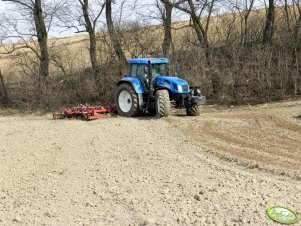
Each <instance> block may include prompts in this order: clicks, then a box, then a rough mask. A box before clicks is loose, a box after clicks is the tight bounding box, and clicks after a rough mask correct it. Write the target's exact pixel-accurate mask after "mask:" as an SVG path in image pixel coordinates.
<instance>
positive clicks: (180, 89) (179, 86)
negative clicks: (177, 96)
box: [178, 85, 183, 93]
mask: <svg viewBox="0 0 301 226" xmlns="http://www.w3.org/2000/svg"><path fill="white" fill-rule="evenodd" d="M178 91H179V92H180V93H181V92H183V87H182V86H181V85H178Z"/></svg>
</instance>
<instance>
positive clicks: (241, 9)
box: [233, 0, 255, 45]
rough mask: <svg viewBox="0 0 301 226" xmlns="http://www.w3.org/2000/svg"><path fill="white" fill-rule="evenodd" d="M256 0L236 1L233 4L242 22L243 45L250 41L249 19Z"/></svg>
mask: <svg viewBox="0 0 301 226" xmlns="http://www.w3.org/2000/svg"><path fill="white" fill-rule="evenodd" d="M254 3H255V0H242V1H241V0H239V1H237V0H235V1H234V3H233V7H234V8H235V9H236V10H237V11H238V13H239V15H240V18H241V21H240V29H241V35H240V37H241V39H240V40H241V41H240V43H241V44H242V45H244V44H247V43H248V41H249V17H250V15H251V12H252V10H253V7H254Z"/></svg>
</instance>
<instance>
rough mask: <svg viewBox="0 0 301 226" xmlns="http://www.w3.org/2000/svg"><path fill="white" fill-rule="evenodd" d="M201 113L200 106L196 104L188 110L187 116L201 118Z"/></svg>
mask: <svg viewBox="0 0 301 226" xmlns="http://www.w3.org/2000/svg"><path fill="white" fill-rule="evenodd" d="M200 113H201V112H200V109H199V106H198V105H196V104H194V105H192V106H190V107H187V108H186V115H187V116H199V115H200Z"/></svg>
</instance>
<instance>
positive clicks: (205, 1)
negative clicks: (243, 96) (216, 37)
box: [162, 0, 223, 97]
mask: <svg viewBox="0 0 301 226" xmlns="http://www.w3.org/2000/svg"><path fill="white" fill-rule="evenodd" d="M162 2H163V3H165V4H168V5H170V6H173V7H175V8H177V9H179V10H181V11H183V12H185V13H187V14H188V15H189V16H190V19H191V21H192V27H193V28H194V30H195V32H196V36H197V38H198V40H199V43H200V46H201V47H202V48H204V51H205V58H206V63H207V65H208V67H209V69H210V71H211V72H210V73H211V81H212V87H213V93H214V95H215V96H216V97H219V96H220V94H221V92H222V86H223V85H222V80H221V78H220V76H219V74H218V72H216V71H215V70H211V69H212V66H213V61H212V56H211V46H210V43H209V40H208V30H209V24H210V19H211V16H212V12H213V7H214V4H215V2H216V0H211V1H209V0H202V1H193V0H186V1H177V2H174V1H173V2H171V1H170V0H162ZM206 10H207V18H206V21H205V24H204V25H203V23H202V22H201V17H202V16H203V14H204V13H205V11H206Z"/></svg>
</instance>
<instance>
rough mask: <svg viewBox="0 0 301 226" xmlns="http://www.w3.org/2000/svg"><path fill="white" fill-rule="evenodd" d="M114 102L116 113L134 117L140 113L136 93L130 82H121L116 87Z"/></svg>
mask: <svg viewBox="0 0 301 226" xmlns="http://www.w3.org/2000/svg"><path fill="white" fill-rule="evenodd" d="M125 101H126V102H125ZM115 103H116V108H117V111H118V114H119V115H121V116H124V117H135V116H138V115H139V113H140V110H139V99H138V95H137V93H136V92H135V90H134V88H133V87H132V86H131V85H130V84H127V83H123V84H121V85H120V86H118V87H117V89H116V91H115Z"/></svg>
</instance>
